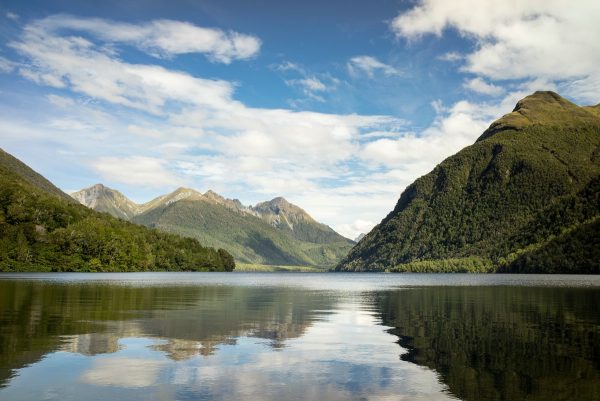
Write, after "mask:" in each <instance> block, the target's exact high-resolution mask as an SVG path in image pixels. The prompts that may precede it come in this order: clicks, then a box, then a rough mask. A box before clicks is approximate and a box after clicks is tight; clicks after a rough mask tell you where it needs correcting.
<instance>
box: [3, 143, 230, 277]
mask: <svg viewBox="0 0 600 401" xmlns="http://www.w3.org/2000/svg"><path fill="white" fill-rule="evenodd" d="M2 156H3V157H2V158H0V271H148V270H153V271H156V270H169V271H178V270H200V271H209V270H210V271H213V270H218V271H231V270H233V269H234V267H235V262H234V260H233V258H232V257H231V255H229V253H227V252H226V251H224V250H222V249H219V250H218V251H217V250H215V249H212V248H206V247H203V246H201V245H200V243H199V242H198V241H197V240H194V239H190V238H181V237H178V236H175V235H171V234H165V233H160V232H158V231H156V230H149V229H147V228H145V227H141V226H137V225H135V224H131V223H127V222H124V221H121V220H118V219H116V218H113V217H111V216H109V215H107V214H102V213H98V212H94V211H92V210H89V209H87V208H86V207H84V206H81V205H79V204H76V203H75V202H73V201H72V199H70V198H69V197H68V196H67V195H65V194H62V195H60V194H57V193H56V191H55V190H58V189H57V188H56V187H54V186H52V188H54V189H55V190H54V189H52V188H51V190H50V191H48V184H49V182H48V181H47V180H45V179H43V177H41V176H39V175H38V174H37V173H35V172H33V170H31V169H29V168H28V167H27V166H26V165H24V164H23V163H21V162H19V161H18V160H17V159H15V158H13V157H12V156H10V155H7V154H6V153H3V155H2ZM30 177H33V179H31V178H30ZM38 183H41V185H39V186H38ZM50 185H51V184H50ZM58 191H59V190H58ZM61 193H62V192H61Z"/></svg>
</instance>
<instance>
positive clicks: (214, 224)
mask: <svg viewBox="0 0 600 401" xmlns="http://www.w3.org/2000/svg"><path fill="white" fill-rule="evenodd" d="M97 188H100V187H97V186H92V187H89V188H84V189H82V190H80V191H77V192H75V193H73V194H72V196H73V197H74V198H75V199H78V200H81V201H83V202H82V203H83V204H84V205H86V206H88V207H92V208H95V209H96V210H100V211H106V212H108V213H110V214H112V215H113V216H116V217H120V218H123V219H126V220H129V221H132V222H135V223H138V224H142V225H145V226H148V227H153V228H158V229H160V230H163V231H166V232H172V233H177V234H180V235H184V236H188V237H193V238H196V239H198V240H199V241H201V242H202V243H206V244H209V245H211V246H215V247H219V248H225V249H228V250H229V249H231V250H232V252H233V254H234V256H235V257H236V259H238V260H240V261H242V262H246V263H259V264H284V265H313V266H332V265H334V264H335V263H336V262H337V261H338V260H339V259H340V258H341V257H342V256H344V255H345V253H346V252H347V251H348V250H349V249H350V247H351V246H352V245H353V243H354V242H353V241H351V240H349V239H347V238H345V237H343V236H341V235H340V234H338V233H336V232H335V231H334V230H333V229H332V228H331V227H329V226H327V225H325V224H322V223H319V222H317V221H316V220H315V219H314V218H312V217H311V216H310V215H309V214H308V213H307V212H306V211H305V210H304V209H302V208H300V207H298V206H296V205H294V204H292V203H290V202H288V201H287V200H286V199H285V198H283V197H275V198H273V199H271V200H270V201H265V202H260V203H258V204H256V205H254V206H252V205H250V206H245V205H243V204H242V203H241V202H240V201H239V200H238V199H228V198H225V197H223V196H221V195H219V194H217V193H216V192H214V191H212V190H208V191H206V192H205V193H201V192H199V191H196V190H194V189H190V188H183V187H181V188H177V189H176V190H175V191H173V192H170V193H168V194H165V195H161V196H158V197H156V198H154V199H152V200H150V201H148V202H145V203H143V204H135V203H134V202H131V201H129V202H125V201H120V202H119V204H121V205H123V207H124V208H125V210H115V209H114V208H113V207H112V206H113V205H114V204H115V202H112V201H111V197H110V196H108V195H107V194H112V193H114V192H118V191H115V190H112V189H110V188H108V187H105V186H102V187H101V188H104V192H106V194H104V193H101V192H98V191H97ZM121 195H122V194H121ZM125 199H126V198H125ZM102 202H105V203H102ZM107 203H108V204H107ZM131 205H133V206H131ZM182 216H185V218H182ZM234 222H235V223H234Z"/></svg>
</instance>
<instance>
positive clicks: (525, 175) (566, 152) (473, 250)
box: [336, 92, 600, 273]
mask: <svg viewBox="0 0 600 401" xmlns="http://www.w3.org/2000/svg"><path fill="white" fill-rule="evenodd" d="M590 110H591V111H590ZM596 110H600V108H599V107H598V106H592V107H591V108H590V107H580V106H577V105H575V104H573V103H571V102H569V101H568V100H566V99H564V98H562V97H560V95H558V94H556V93H554V92H536V93H534V94H532V95H530V96H527V97H525V98H524V99H522V100H521V101H519V102H518V103H517V105H516V106H515V109H514V111H513V112H511V113H509V114H506V115H504V116H503V117H501V118H500V119H498V120H496V121H495V122H493V123H492V124H491V125H490V127H489V128H488V129H487V130H486V131H484V133H483V134H482V135H481V136H480V137H479V139H478V140H477V141H476V142H475V143H474V144H473V145H470V146H467V147H466V148H464V149H462V150H461V151H459V152H458V153H456V154H455V155H453V156H450V157H448V158H447V159H445V160H444V161H442V162H441V163H440V164H439V165H437V166H436V167H435V168H434V169H433V170H432V171H431V172H430V173H428V174H426V175H424V176H422V177H420V178H418V179H417V180H416V181H415V182H413V183H412V184H410V185H409V186H408V187H406V189H405V190H404V191H403V192H402V194H401V196H400V198H399V200H398V202H397V204H396V206H395V208H394V209H393V210H392V211H391V212H390V213H389V214H388V215H387V216H386V217H385V218H384V219H383V220H382V221H381V223H379V224H378V225H377V226H376V227H375V228H374V229H373V230H372V231H371V232H369V233H368V234H367V235H366V236H365V237H364V238H363V239H362V240H361V241H360V242H359V243H358V244H357V245H355V247H354V248H353V249H352V250H351V251H350V252H349V254H348V255H347V256H346V257H345V258H344V259H343V260H342V261H341V262H340V263H339V264H338V266H337V267H336V269H337V270H351V271H353V270H376V271H379V270H386V269H387V270H399V271H406V270H408V271H455V270H457V269H458V270H460V269H463V270H462V271H467V270H478V271H497V270H501V271H507V272H513V271H520V272H525V271H527V272H533V271H535V272H544V271H548V272H550V271H551V270H552V271H551V272H555V273H556V272H561V271H563V272H577V271H580V272H583V271H590V269H591V270H592V271H594V272H596V273H598V272H600V266H598V265H597V264H593V263H592V264H590V263H587V262H585V263H584V262H582V259H583V258H582V259H580V260H574V261H573V265H575V266H576V267H575V268H573V269H567V265H568V264H567V263H563V262H561V263H560V265H561V266H562V268H561V269H562V270H561V269H556V270H553V269H551V267H550V266H547V267H544V266H543V261H544V257H546V258H547V259H546V260H550V259H549V258H550V257H551V256H553V255H550V253H549V252H550V248H548V247H551V248H552V249H554V251H555V252H562V253H561V254H560V255H558V256H556V255H554V256H556V257H554V256H553V257H554V259H565V258H566V255H567V254H569V255H572V256H573V255H576V254H577V253H575V252H573V251H569V252H570V253H568V252H567V248H568V247H569V246H570V247H580V248H581V253H582V254H585V255H588V256H589V255H596V254H597V252H598V251H597V250H595V249H592V244H593V243H594V242H593V241H592V239H590V240H589V241H587V242H585V241H583V242H582V241H581V238H582V233H583V232H585V233H586V234H587V235H590V234H591V235H594V236H595V238H596V239H597V238H598V236H600V233H598V232H597V230H598V225H597V224H596V223H594V221H595V220H594V221H592V222H588V221H586V220H585V219H584V218H583V217H582V216H584V215H586V216H592V217H593V216H597V215H598V214H599V213H600V210H598V208H599V207H600V206H598V204H595V203H594V202H589V201H586V200H585V199H584V198H582V197H583V196H584V195H583V193H584V192H585V191H584V192H581V191H583V190H584V189H585V188H587V186H589V185H592V183H593V182H594V180H595V179H597V177H598V175H600V114H597V113H596ZM593 188H597V187H593ZM571 197H573V199H574V202H575V203H576V204H579V205H580V206H579V207H580V209H582V210H586V212H585V213H583V212H578V213H573V214H572V215H570V217H569V219H567V220H564V221H561V222H560V223H558V222H552V221H544V216H545V215H546V214H547V213H548V212H547V211H546V209H547V208H550V207H552V205H555V204H560V203H561V202H564V201H565V199H569V198H571ZM598 203H600V202H598ZM540 219H541V220H542V221H544V222H543V224H545V225H546V226H552V227H554V229H553V230H551V231H552V232H546V234H544V235H545V236H546V237H544V235H541V236H539V238H534V239H521V240H518V241H517V239H518V238H520V237H519V235H520V233H523V232H527V230H528V227H529V226H530V225H533V224H537V223H536V221H537V220H540ZM584 225H585V226H584ZM578 227H580V228H578ZM542 231H543V230H542ZM571 232H572V233H573V236H570V234H569V233H571ZM561 233H562V234H561ZM565 233H566V234H565ZM557 235H558V236H559V237H561V238H562V240H561V242H560V243H557V242H552V240H551V238H552V237H551V236H557ZM565 235H566V236H565ZM510 238H513V240H508V239H510ZM528 241H529V242H528ZM545 244H546V245H545ZM583 248H585V249H583ZM540 249H542V250H543V255H542V254H541V253H540V252H542V251H540ZM532 252H537V253H536V254H535V255H534V253H532ZM540 255H541V256H540ZM544 255H545V256H544ZM534 256H535V258H534ZM597 256H599V258H598V259H600V255H597ZM586 258H587V259H586V260H592V259H593V258H591V257H586ZM534 259H536V260H537V262H536V268H535V269H533V268H530V267H531V266H532V265H528V263H533V260H534ZM528 261H531V262H528ZM579 262H581V263H579ZM586 263H587V264H586Z"/></svg>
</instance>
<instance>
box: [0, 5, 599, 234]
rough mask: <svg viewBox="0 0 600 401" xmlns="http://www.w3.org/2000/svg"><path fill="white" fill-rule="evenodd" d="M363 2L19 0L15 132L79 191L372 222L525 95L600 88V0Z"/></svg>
mask: <svg viewBox="0 0 600 401" xmlns="http://www.w3.org/2000/svg"><path fill="white" fill-rule="evenodd" d="M354 3H357V4H354ZM354 3H348V2H347V1H328V2H289V1H262V2H246V1H202V2H195V1H180V2H175V4H174V2H172V1H152V2H141V1H102V2H98V1H96V2H91V1H53V2H47V1H27V2H23V1H8V2H6V1H5V2H3V3H2V5H0V7H1V8H0V35H1V36H2V42H1V43H2V45H0V92H1V94H2V96H0V113H1V116H2V119H1V122H0V146H1V147H3V148H4V149H5V150H7V151H8V152H10V153H12V154H14V155H15V156H17V157H19V158H21V159H22V160H23V161H25V162H26V163H28V164H29V165H31V166H32V167H34V168H35V169H36V170H38V171H39V172H40V173H42V174H43V175H45V176H46V177H48V178H49V179H50V180H52V181H53V182H55V183H56V184H57V185H58V186H59V187H61V188H62V189H64V190H66V191H71V190H76V189H80V188H82V187H87V186H90V185H92V184H94V183H96V182H102V183H104V184H106V185H108V186H110V187H113V188H116V189H119V190H120V191H121V192H123V193H124V194H125V195H127V196H128V197H130V198H132V199H133V200H135V201H138V202H143V201H147V200H149V199H151V198H152V197H155V196H157V195H160V194H163V193H166V192H169V191H171V190H173V189H175V188H176V187H178V186H187V187H192V188H196V189H198V190H200V191H206V190H208V189H213V190H215V191H217V192H219V193H221V194H223V195H224V196H227V197H231V198H239V199H240V200H241V201H242V202H243V203H245V204H254V203H256V202H258V201H262V200H266V199H270V198H272V197H275V196H284V197H286V198H288V199H289V200H290V201H292V202H293V203H296V204H298V205H300V206H301V207H303V208H305V209H306V210H307V211H308V212H309V213H311V214H312V215H313V216H314V217H315V218H317V219H318V220H320V221H323V222H325V223H327V224H329V225H331V226H332V227H333V228H335V229H336V230H338V231H340V232H341V233H342V234H344V235H347V236H349V237H354V236H356V235H358V233H360V232H365V231H368V230H369V229H370V228H371V227H372V226H373V225H374V224H376V223H377V222H379V220H381V218H383V217H384V216H385V215H386V214H387V213H388V212H389V211H390V210H391V209H392V208H393V206H394V204H395V202H396V200H397V198H398V196H399V194H400V193H401V191H402V190H403V189H404V188H405V187H406V185H408V184H409V183H410V182H412V181H413V180H414V179H415V178H417V177H419V176H421V175H423V174H425V173H427V172H428V171H429V170H430V169H431V168H432V167H434V166H435V165H436V164H437V163H439V162H440V161H442V160H443V159H444V158H445V157H447V156H450V155H451V154H453V153H455V152H456V151H458V150H459V149H461V148H462V147H464V146H466V145H469V144H470V143H472V142H473V141H474V140H475V139H476V138H477V137H478V136H479V135H480V134H481V132H482V131H483V130H484V129H485V128H486V127H487V125H488V124H489V123H490V122H491V121H493V120H494V119H496V118H498V117H500V116H501V115H502V114H504V113H507V112H509V111H510V110H511V109H512V108H513V106H514V104H515V102H516V101H517V100H518V99H520V98H522V97H523V96H525V95H527V94H529V93H531V92H533V91H534V90H538V89H547V90H556V91H559V92H560V93H561V94H562V95H563V96H566V97H567V98H569V99H571V100H573V101H575V102H577V103H579V104H596V103H598V102H599V101H600V73H599V72H598V71H597V70H598V67H597V66H598V65H600V44H599V43H598V41H596V40H593V38H596V37H600V28H599V27H600V6H599V5H598V4H597V2H594V1H585V0H580V1H576V2H570V3H569V4H566V2H564V1H539V0H534V1H529V2H506V1H496V0H490V1H486V2H480V1H475V0H457V1H452V2H448V1H444V0H418V1H411V2H403V1H374V2H368V3H367V2H354ZM513 3H514V4H513Z"/></svg>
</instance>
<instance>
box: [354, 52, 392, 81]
mask: <svg viewBox="0 0 600 401" xmlns="http://www.w3.org/2000/svg"><path fill="white" fill-rule="evenodd" d="M346 67H347V68H348V72H349V73H350V75H354V76H356V75H359V74H361V73H363V74H366V75H367V76H368V77H370V78H373V77H374V76H375V74H376V73H377V72H381V73H382V74H384V75H387V76H390V75H402V72H401V71H400V70H398V69H396V68H394V67H392V66H391V65H388V64H385V63H383V62H381V61H379V60H378V59H376V58H375V57H371V56H356V57H352V58H351V59H350V61H348V63H347V64H346Z"/></svg>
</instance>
